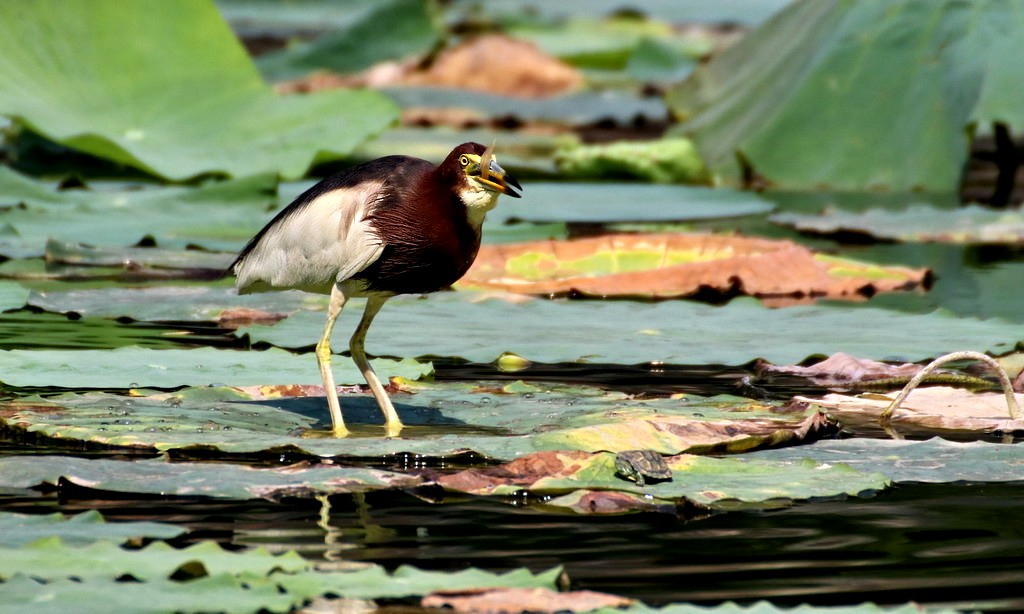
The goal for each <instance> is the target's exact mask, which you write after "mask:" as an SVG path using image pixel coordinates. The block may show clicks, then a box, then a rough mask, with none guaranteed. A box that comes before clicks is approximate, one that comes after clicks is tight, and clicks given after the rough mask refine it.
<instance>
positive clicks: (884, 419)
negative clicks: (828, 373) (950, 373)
mask: <svg viewBox="0 0 1024 614" xmlns="http://www.w3.org/2000/svg"><path fill="white" fill-rule="evenodd" d="M964 359H973V360H979V361H981V362H983V363H985V364H987V365H988V366H990V367H992V370H993V371H995V372H996V375H997V376H998V377H999V383H1000V384H1001V385H1002V387H1003V395H1005V396H1006V408H1007V410H1008V411H1009V412H1010V417H1011V418H1013V419H1014V420H1019V419H1020V418H1021V417H1024V414H1022V413H1021V410H1020V405H1018V404H1017V397H1016V396H1014V394H1013V384H1011V383H1010V377H1009V376H1008V375H1006V371H1003V368H1002V367H1001V366H999V363H998V362H996V361H995V359H993V358H992V357H990V356H987V355H985V354H982V353H981V352H971V351H963V352H953V353H952V354H946V355H945V356H940V357H938V358H936V359H935V360H933V361H931V362H930V363H928V365H927V366H925V368H923V369H921V371H920V372H919V373H918V374H917V375H915V376H914V378H913V379H912V380H910V381H909V382H907V385H906V386H904V387H903V390H901V391H900V393H899V394H898V395H897V396H896V398H895V399H893V401H892V403H890V404H889V407H886V408H885V411H883V412H882V414H881V415H880V416H879V417H878V421H879V423H880V424H881V425H882V426H883V427H884V426H888V425H889V422H890V420H891V419H892V414H893V412H894V411H896V410H897V409H899V406H900V405H901V404H902V403H903V401H905V400H906V399H907V396H908V395H910V393H911V392H912V391H913V390H914V388H917V385H918V384H920V383H921V382H922V381H923V380H924V378H926V377H928V375H930V374H931V372H932V371H934V370H935V369H936V368H938V367H939V366H940V365H943V364H946V363H947V362H951V361H953V360H964Z"/></svg>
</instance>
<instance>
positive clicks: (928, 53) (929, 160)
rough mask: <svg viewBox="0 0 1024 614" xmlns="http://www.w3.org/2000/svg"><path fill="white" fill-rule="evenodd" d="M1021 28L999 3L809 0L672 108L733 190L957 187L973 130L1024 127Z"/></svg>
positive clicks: (704, 71)
mask: <svg viewBox="0 0 1024 614" xmlns="http://www.w3.org/2000/svg"><path fill="white" fill-rule="evenodd" d="M1022 28H1024V13H1022V12H1021V11H1020V10H1019V8H1018V7H1017V6H1015V5H1013V4H1012V3H1010V4H1007V3H1005V2H999V1H982V2H972V3H966V4H964V3H961V2H958V1H956V0H942V1H938V2H918V1H917V0H898V1H893V0H865V1H861V2H849V3H838V2H816V1H814V0H803V1H800V2H794V3H792V4H790V5H789V6H788V7H786V8H785V9H784V10H783V11H782V12H780V13H779V14H778V15H776V16H775V17H773V18H772V19H770V20H769V21H767V22H766V23H764V24H762V25H761V26H760V27H759V28H757V29H756V30H754V31H753V32H751V33H750V34H749V35H748V36H746V37H744V38H743V40H741V41H740V42H739V43H738V44H737V45H735V46H733V47H731V48H729V49H728V50H727V51H725V52H724V53H722V54H721V55H719V56H717V57H716V58H714V59H713V60H712V61H711V62H709V63H708V64H707V65H705V66H701V67H698V68H697V69H696V70H695V71H694V73H693V74H692V75H691V76H690V78H689V79H687V80H686V81H684V82H683V83H682V84H681V85H680V86H678V88H676V89H675V90H674V91H673V92H671V94H670V95H669V97H668V104H669V106H670V108H671V109H672V111H673V113H674V114H675V115H676V116H677V117H679V118H681V119H683V120H685V122H684V123H683V125H682V126H681V127H680V132H682V133H684V134H686V135H688V136H690V137H692V138H693V139H694V141H695V143H696V145H697V148H698V150H699V151H700V153H701V154H702V155H703V156H704V159H705V161H706V162H707V164H708V166H709V167H710V168H711V170H712V171H713V172H714V173H715V174H716V175H718V176H719V177H721V178H722V179H723V180H724V181H725V182H726V183H728V184H739V183H742V182H743V181H744V177H749V176H750V175H751V174H756V175H758V176H760V177H762V178H763V179H764V180H765V181H767V182H769V183H770V184H772V185H775V186H779V187H785V188H796V189H820V188H822V187H829V188H833V189H839V190H858V189H860V190H863V189H885V190H890V191H910V190H925V191H935V192H949V191H955V189H956V187H957V185H958V184H959V182H960V179H961V173H962V171H963V167H964V164H965V162H966V160H967V156H968V154H969V149H970V147H969V142H968V140H969V138H970V135H971V133H972V131H973V130H974V129H975V128H976V127H982V126H984V127H986V128H987V127H988V126H990V125H991V124H993V123H995V122H1001V123H1003V124H1005V125H1006V126H1008V127H1009V128H1010V131H1011V132H1012V133H1019V132H1020V131H1021V130H1022V129H1024V94H1022V91H1024V90H1022V89H1021V88H1020V87H1018V85H1017V84H1019V83H1020V82H1021V80H1022V79H1024V72H1022V68H1021V64H1020V63H1019V62H1017V61H1016V60H1015V58H1017V57H1019V56H1020V55H1021V53H1022V51H1024V41H1022V39H1021V37H1020V36H1017V32H1019V31H1021V29H1022ZM954 92H955V95H954V94H953V93H954Z"/></svg>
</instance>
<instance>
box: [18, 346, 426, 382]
mask: <svg viewBox="0 0 1024 614" xmlns="http://www.w3.org/2000/svg"><path fill="white" fill-rule="evenodd" d="M336 363H337V364H335V365H334V373H335V375H334V377H335V378H336V379H337V381H338V383H339V384H342V383H344V384H354V383H357V382H362V381H363V376H362V374H361V373H360V372H359V370H358V369H356V367H355V365H354V364H352V361H350V360H341V359H339V360H337V361H336ZM374 365H375V369H376V370H377V372H378V374H380V376H381V377H390V376H392V375H396V376H402V377H407V378H409V379H418V378H420V377H422V376H424V375H427V374H430V373H432V372H433V367H431V366H430V364H429V363H418V362H416V361H414V360H404V361H400V362H399V361H394V360H387V359H381V360H376V361H374ZM0 382H3V383H4V384H7V385H8V386H15V387H21V388H26V387H38V386H54V387H58V388H136V387H139V386H150V387H155V388H175V387H178V386H187V385H209V384H210V383H212V382H230V383H231V384H233V385H238V386H247V385H260V384H269V383H285V384H316V383H321V379H320V372H319V370H317V368H316V359H315V358H314V357H313V356H312V355H309V356H298V355H295V354H292V353H290V352H286V351H283V350H278V349H272V350H268V351H266V352H238V351H233V350H218V349H214V348H209V347H204V348H193V349H180V350H151V349H147V348H140V347H133V346H126V347H120V348H117V349H114V350H5V351H0Z"/></svg>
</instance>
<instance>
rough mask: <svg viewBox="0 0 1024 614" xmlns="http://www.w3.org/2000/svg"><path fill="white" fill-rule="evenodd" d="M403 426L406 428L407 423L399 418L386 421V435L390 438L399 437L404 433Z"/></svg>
mask: <svg viewBox="0 0 1024 614" xmlns="http://www.w3.org/2000/svg"><path fill="white" fill-rule="evenodd" d="M403 428H405V425H404V424H402V423H401V422H400V421H398V420H395V421H388V422H385V423H384V436H385V437H388V438H391V437H398V436H400V435H401V434H402V429H403Z"/></svg>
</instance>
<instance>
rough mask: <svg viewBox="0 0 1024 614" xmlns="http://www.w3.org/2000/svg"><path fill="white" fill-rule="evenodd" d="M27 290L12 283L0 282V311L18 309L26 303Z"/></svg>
mask: <svg viewBox="0 0 1024 614" xmlns="http://www.w3.org/2000/svg"><path fill="white" fill-rule="evenodd" d="M29 294H30V293H29V290H28V288H25V287H24V286H22V285H21V284H19V283H17V282H13V281H0V311H6V310H8V309H20V308H22V307H24V306H25V303H26V302H28V297H29Z"/></svg>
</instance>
